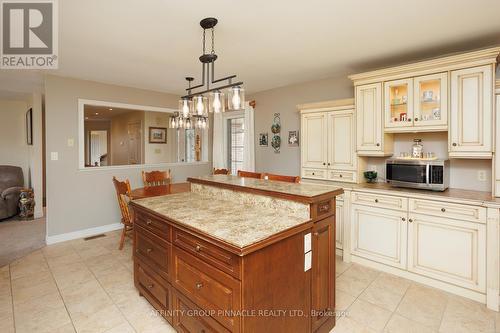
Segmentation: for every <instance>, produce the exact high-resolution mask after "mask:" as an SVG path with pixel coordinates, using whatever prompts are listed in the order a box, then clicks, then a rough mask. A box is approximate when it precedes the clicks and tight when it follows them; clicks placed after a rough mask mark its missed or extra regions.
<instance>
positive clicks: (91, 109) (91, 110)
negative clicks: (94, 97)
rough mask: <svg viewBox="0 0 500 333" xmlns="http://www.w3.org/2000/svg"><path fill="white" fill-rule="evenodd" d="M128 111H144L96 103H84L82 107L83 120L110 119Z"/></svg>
mask: <svg viewBox="0 0 500 333" xmlns="http://www.w3.org/2000/svg"><path fill="white" fill-rule="evenodd" d="M129 112H144V110H133V109H121V108H111V107H107V106H97V105H85V107H84V109H83V115H84V117H85V120H111V118H113V117H115V116H118V115H121V114H125V113H129Z"/></svg>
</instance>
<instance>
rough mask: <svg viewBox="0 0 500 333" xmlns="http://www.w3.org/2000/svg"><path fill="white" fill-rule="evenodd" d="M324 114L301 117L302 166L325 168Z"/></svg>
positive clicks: (325, 137)
mask: <svg viewBox="0 0 500 333" xmlns="http://www.w3.org/2000/svg"><path fill="white" fill-rule="evenodd" d="M327 139H328V137H327V120H326V113H308V114H304V115H302V143H301V144H302V166H303V167H310V168H326V162H327V154H328V142H327Z"/></svg>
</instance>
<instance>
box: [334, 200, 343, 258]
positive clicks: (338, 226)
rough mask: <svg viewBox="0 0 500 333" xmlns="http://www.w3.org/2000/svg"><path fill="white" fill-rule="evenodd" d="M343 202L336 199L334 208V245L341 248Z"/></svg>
mask: <svg viewBox="0 0 500 333" xmlns="http://www.w3.org/2000/svg"><path fill="white" fill-rule="evenodd" d="M343 244H344V202H343V201H337V204H336V209H335V247H336V248H337V249H340V250H342V248H343V247H344V245H343Z"/></svg>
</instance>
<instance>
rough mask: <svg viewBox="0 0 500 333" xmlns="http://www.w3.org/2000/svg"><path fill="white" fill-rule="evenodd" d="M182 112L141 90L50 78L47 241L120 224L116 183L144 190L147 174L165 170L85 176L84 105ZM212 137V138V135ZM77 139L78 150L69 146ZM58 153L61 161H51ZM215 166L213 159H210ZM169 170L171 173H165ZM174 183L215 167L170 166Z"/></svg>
mask: <svg viewBox="0 0 500 333" xmlns="http://www.w3.org/2000/svg"><path fill="white" fill-rule="evenodd" d="M79 98H83V99H91V100H102V101H109V102H117V103H129V104H137V105H151V106H158V107H170V108H176V107H177V98H178V97H177V96H175V95H170V94H164V93H159V92H152V91H146V90H140V89H133V88H126V87H120V86H113V85H107V84H101V83H97V82H90V81H83V80H75V79H69V78H62V77H57V76H51V75H48V76H46V78H45V109H46V112H45V119H46V144H47V147H46V148H47V153H46V154H47V236H48V240H49V242H50V241H51V238H52V239H55V238H54V236H56V235H61V234H65V233H69V232H75V231H80V230H84V229H88V228H94V227H101V226H106V225H110V224H114V223H119V222H120V212H119V209H118V205H117V202H116V194H115V190H114V187H113V184H112V181H111V179H112V177H113V176H116V177H117V178H119V179H126V178H128V179H130V183H131V185H132V187H133V188H134V187H139V186H141V185H142V184H141V170H153V169H159V168H160V167H158V166H156V167H142V168H141V167H138V166H136V167H122V168H114V169H113V168H111V169H106V168H105V169H90V170H83V171H82V170H79V166H78V163H79V151H78V146H79V145H78V99H79ZM209 137H211V134H210V133H209ZM68 139H74V140H75V144H74V146H68V144H67V141H68ZM51 152H58V155H59V159H58V160H57V161H51V160H50V154H51ZM209 158H210V160H211V155H209ZM165 168H166V167H165ZM168 168H170V169H171V170H172V174H173V181H174V182H181V181H184V180H185V179H186V177H189V176H196V175H205V174H208V173H209V172H210V170H211V167H210V163H198V164H189V165H173V166H168Z"/></svg>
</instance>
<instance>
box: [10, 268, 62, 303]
mask: <svg viewBox="0 0 500 333" xmlns="http://www.w3.org/2000/svg"><path fill="white" fill-rule="evenodd" d="M56 292H58V290H57V286H56V283H55V281H54V278H53V277H52V274H51V272H50V271H42V272H40V273H38V274H35V275H27V276H23V277H20V278H17V279H14V280H12V297H13V299H14V302H15V303H22V302H26V301H29V300H31V299H35V298H38V297H41V296H44V295H47V294H52V293H56Z"/></svg>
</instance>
